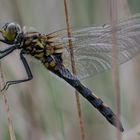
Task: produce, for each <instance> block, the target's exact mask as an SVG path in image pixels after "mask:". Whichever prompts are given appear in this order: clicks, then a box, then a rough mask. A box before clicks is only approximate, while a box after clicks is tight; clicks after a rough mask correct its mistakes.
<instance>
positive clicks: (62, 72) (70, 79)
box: [51, 65, 124, 132]
mask: <svg viewBox="0 0 140 140" xmlns="http://www.w3.org/2000/svg"><path fill="white" fill-rule="evenodd" d="M51 71H52V72H53V73H55V74H56V75H58V76H59V77H60V78H62V79H64V80H65V81H66V82H67V83H69V84H70V85H71V86H72V87H74V88H75V89H76V90H77V91H78V92H79V93H80V94H81V95H82V96H83V97H85V98H86V99H87V100H88V101H89V102H90V103H91V104H92V105H93V106H94V107H95V108H97V109H98V110H99V112H100V113H101V114H102V115H103V116H104V117H105V118H106V119H107V120H108V121H109V122H110V123H111V124H112V125H114V126H115V127H117V128H118V129H119V130H120V131H122V132H123V131H124V129H123V126H122V124H121V122H120V121H119V119H118V118H117V116H116V115H115V114H114V113H113V111H112V110H111V109H110V108H109V107H108V106H107V105H105V104H104V103H103V101H102V100H101V99H100V98H98V97H97V96H96V95H95V94H93V93H92V91H91V90H90V89H88V88H87V87H85V86H84V85H83V84H82V83H81V82H80V81H79V80H78V79H77V78H76V77H74V76H73V75H72V74H71V73H70V71H69V70H68V69H66V68H65V67H64V66H63V65H60V66H59V67H58V69H56V70H55V69H51Z"/></svg>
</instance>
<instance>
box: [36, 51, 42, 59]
mask: <svg viewBox="0 0 140 140" xmlns="http://www.w3.org/2000/svg"><path fill="white" fill-rule="evenodd" d="M43 55H44V53H43V52H41V53H39V54H35V55H34V57H36V58H42V57H43Z"/></svg>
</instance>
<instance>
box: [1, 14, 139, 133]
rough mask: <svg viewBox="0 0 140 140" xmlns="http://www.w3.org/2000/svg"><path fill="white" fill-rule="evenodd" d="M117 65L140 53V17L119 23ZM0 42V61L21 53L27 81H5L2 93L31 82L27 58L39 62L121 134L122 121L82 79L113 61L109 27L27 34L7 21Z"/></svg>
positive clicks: (109, 65) (106, 66)
mask: <svg viewBox="0 0 140 140" xmlns="http://www.w3.org/2000/svg"><path fill="white" fill-rule="evenodd" d="M116 29H117V30H116V34H117V47H118V48H117V49H118V51H119V55H118V59H119V63H120V64H122V63H125V62H126V61H128V60H129V59H131V58H132V57H134V56H135V55H137V54H138V53H139V51H140V16H139V15H135V16H131V17H130V18H128V19H126V20H123V21H120V22H119V24H118V25H117V28H116ZM0 33H1V38H0V42H2V43H5V44H8V46H9V47H8V48H6V49H4V50H0V59H2V58H4V57H5V56H7V55H9V54H10V53H12V52H13V51H14V50H16V49H18V50H20V53H19V55H20V59H21V61H22V63H23V66H24V68H25V71H26V73H27V78H26V79H21V80H13V81H7V82H6V83H5V85H4V87H3V88H2V90H1V91H3V90H7V89H8V88H9V86H11V85H14V84H19V83H23V82H26V81H29V80H32V79H33V75H32V72H31V69H30V67H29V65H28V62H27V60H26V55H31V56H33V57H34V58H35V59H37V60H39V61H40V62H41V63H42V64H43V65H44V66H45V68H46V69H47V70H49V71H50V72H52V73H53V74H55V75H57V76H58V77H60V78H62V79H64V80H65V81H66V82H67V83H68V84H70V85H71V86H72V87H73V88H75V89H76V90H77V91H78V92H79V93H80V94H81V95H82V96H83V97H84V98H85V99H87V100H88V101H89V102H90V103H91V105H93V106H94V107H95V108H96V109H97V110H98V111H99V112H100V113H101V114H102V115H103V116H104V117H105V118H106V119H107V121H108V122H109V123H111V124H112V125H113V126H115V127H116V128H118V129H119V130H120V131H121V132H123V131H124V128H123V126H122V123H121V121H120V120H119V119H118V117H117V115H116V114H115V113H114V112H113V111H112V109H111V108H110V107H109V106H107V105H106V104H105V103H104V102H103V101H102V99H100V98H99V97H97V96H96V95H95V94H94V93H93V92H92V91H91V90H90V89H89V88H87V87H86V86H85V85H84V84H82V82H81V81H80V80H81V79H85V78H87V77H89V76H94V75H96V74H98V73H101V72H104V71H105V70H108V69H110V68H111V62H112V57H113V56H112V42H111V37H112V26H111V25H109V24H108V25H103V26H95V27H84V28H78V29H75V28H74V29H73V30H72V36H71V37H68V36H67V30H66V29H64V30H59V31H56V32H53V33H50V34H43V33H40V32H38V31H26V30H24V28H21V27H20V25H19V24H18V23H15V22H9V23H6V24H4V25H3V26H2V28H1V29H0ZM69 40H71V42H72V46H73V53H74V61H75V66H76V69H77V75H73V74H72V72H71V69H70V66H71V65H70V51H69V47H68V46H69Z"/></svg>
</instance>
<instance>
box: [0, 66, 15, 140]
mask: <svg viewBox="0 0 140 140" xmlns="http://www.w3.org/2000/svg"><path fill="white" fill-rule="evenodd" d="M0 79H1V80H0V89H2V87H3V86H4V85H5V82H4V77H3V72H2V67H1V63H0ZM3 99H4V103H5V109H6V113H7V119H8V130H9V135H10V140H16V136H15V131H14V128H13V123H12V115H11V112H10V107H9V104H8V97H7V95H6V91H4V93H3Z"/></svg>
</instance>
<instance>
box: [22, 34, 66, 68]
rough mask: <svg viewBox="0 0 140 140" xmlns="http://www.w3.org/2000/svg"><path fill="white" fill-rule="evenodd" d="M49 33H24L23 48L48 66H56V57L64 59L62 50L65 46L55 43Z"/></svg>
mask: <svg viewBox="0 0 140 140" xmlns="http://www.w3.org/2000/svg"><path fill="white" fill-rule="evenodd" d="M51 40H52V38H50V37H49V36H47V35H43V34H40V33H38V32H29V33H26V34H24V37H23V41H22V42H23V43H22V44H21V45H22V49H23V50H25V52H26V54H29V55H31V56H33V57H35V58H36V59H38V60H41V62H42V63H43V64H44V65H45V66H46V67H47V68H48V67H49V66H50V67H54V66H55V64H56V63H57V62H56V58H55V57H58V59H59V60H60V61H62V51H60V50H62V49H63V48H62V47H60V46H56V45H54V43H53V42H52V41H51Z"/></svg>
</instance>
